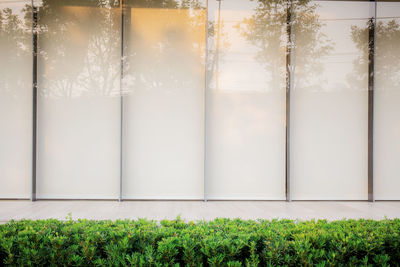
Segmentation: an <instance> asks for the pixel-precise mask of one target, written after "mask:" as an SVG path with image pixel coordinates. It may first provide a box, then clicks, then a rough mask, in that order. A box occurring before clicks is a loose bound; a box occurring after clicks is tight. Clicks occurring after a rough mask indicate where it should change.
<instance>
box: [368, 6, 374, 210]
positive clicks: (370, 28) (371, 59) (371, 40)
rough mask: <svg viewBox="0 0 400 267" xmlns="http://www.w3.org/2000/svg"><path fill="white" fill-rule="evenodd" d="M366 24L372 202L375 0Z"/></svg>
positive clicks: (371, 193) (371, 195) (371, 198)
mask: <svg viewBox="0 0 400 267" xmlns="http://www.w3.org/2000/svg"><path fill="white" fill-rule="evenodd" d="M371 2H373V4H371V7H370V13H371V14H370V15H371V18H370V21H369V25H368V201H371V202H374V201H375V198H374V90H375V77H374V75H375V35H376V32H375V29H376V1H374V0H371Z"/></svg>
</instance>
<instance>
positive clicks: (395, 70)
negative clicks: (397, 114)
mask: <svg viewBox="0 0 400 267" xmlns="http://www.w3.org/2000/svg"><path fill="white" fill-rule="evenodd" d="M370 23H371V22H370V21H369V22H368V23H367V24H366V26H365V27H358V26H353V27H352V28H351V35H352V39H353V42H354V43H355V45H356V47H357V48H358V49H359V50H360V51H361V53H362V55H361V56H360V57H358V58H357V59H356V60H354V73H353V75H351V76H349V77H348V80H349V81H350V82H351V81H359V80H362V79H365V77H366V76H367V72H366V69H368V49H367V47H368V32H369V27H370ZM375 31H376V33H375V34H376V37H375V39H376V44H375V45H376V48H375V51H376V52H375V53H376V67H375V75H376V79H377V82H378V83H379V84H381V85H383V86H382V89H384V88H385V87H392V88H394V87H396V86H399V85H400V46H399V43H400V23H399V22H398V21H396V20H395V19H391V20H379V19H378V23H377V25H376V29H375ZM353 83H354V82H353Z"/></svg>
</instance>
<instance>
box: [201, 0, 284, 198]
mask: <svg viewBox="0 0 400 267" xmlns="http://www.w3.org/2000/svg"><path fill="white" fill-rule="evenodd" d="M285 8H286V4H284V3H278V4H277V5H276V6H275V5H274V6H272V5H269V4H268V3H266V4H263V3H261V2H257V1H254V2H253V1H220V2H219V1H215V0H211V1H209V12H208V19H209V27H210V29H209V32H210V33H211V34H210V36H209V39H208V47H209V52H208V84H207V85H208V89H207V90H208V91H207V96H208V98H207V108H208V110H207V123H208V124H207V125H208V126H207V127H208V129H207V151H208V154H207V183H206V184H207V198H209V199H284V198H285V103H286V102H285V101H286V100H285V86H286V82H285V74H286V71H285V68H286V61H285V49H286V26H285V25H286V24H285V23H286V9H285Z"/></svg>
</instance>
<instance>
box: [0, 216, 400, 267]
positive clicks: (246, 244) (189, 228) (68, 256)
mask: <svg viewBox="0 0 400 267" xmlns="http://www.w3.org/2000/svg"><path fill="white" fill-rule="evenodd" d="M399 235H400V219H395V220H382V221H373V220H358V221H356V220H341V221H334V222H327V221H325V220H319V221H305V222H300V221H290V220H273V221H267V220H258V221H244V220H239V219H235V220H230V219H216V220H214V221H210V222H204V221H200V222H196V223H194V222H189V223H186V222H184V221H182V220H180V219H179V218H178V219H176V220H173V221H166V220H165V221H161V222H157V221H149V220H144V219H140V220H136V221H131V220H117V221H88V220H79V221H73V220H71V219H68V220H67V221H59V220H54V219H50V220H38V221H30V220H22V221H11V222H8V223H6V224H3V225H0V261H1V262H2V263H3V264H4V265H9V266H29V265H35V266H36V265H38V266H43V265H46V266H48V265H50V266H56V265H57V266H66V265H68V266H70V265H76V266H96V265H99V266H103V265H112V266H277V265H287V266H311V265H316V266H338V265H347V266H361V265H365V266H367V265H368V266H374V265H379V266H389V265H392V266H396V265H398V264H399V262H400V238H399Z"/></svg>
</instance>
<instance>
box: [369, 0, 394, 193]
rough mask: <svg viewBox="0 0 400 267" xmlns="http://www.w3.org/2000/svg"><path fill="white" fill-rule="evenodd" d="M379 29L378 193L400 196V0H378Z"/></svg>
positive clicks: (376, 170)
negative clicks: (394, 24)
mask: <svg viewBox="0 0 400 267" xmlns="http://www.w3.org/2000/svg"><path fill="white" fill-rule="evenodd" d="M377 5H378V9H377V11H378V13H377V18H378V19H377V23H378V27H377V29H378V30H377V33H376V36H377V37H376V65H375V68H376V83H375V118H374V119H375V125H374V134H375V136H374V137H375V139H374V141H375V146H374V149H375V151H374V163H375V165H374V171H375V172H374V176H375V177H374V178H375V183H374V193H375V198H376V199H377V200H399V199H400V190H399V188H400V164H399V157H400V45H399V44H400V26H397V28H395V27H394V26H393V25H392V26H388V25H390V24H391V23H393V22H394V23H396V24H397V25H399V24H400V19H399V18H398V17H399V14H400V12H399V11H400V2H397V3H386V2H382V3H378V4H377Z"/></svg>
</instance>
